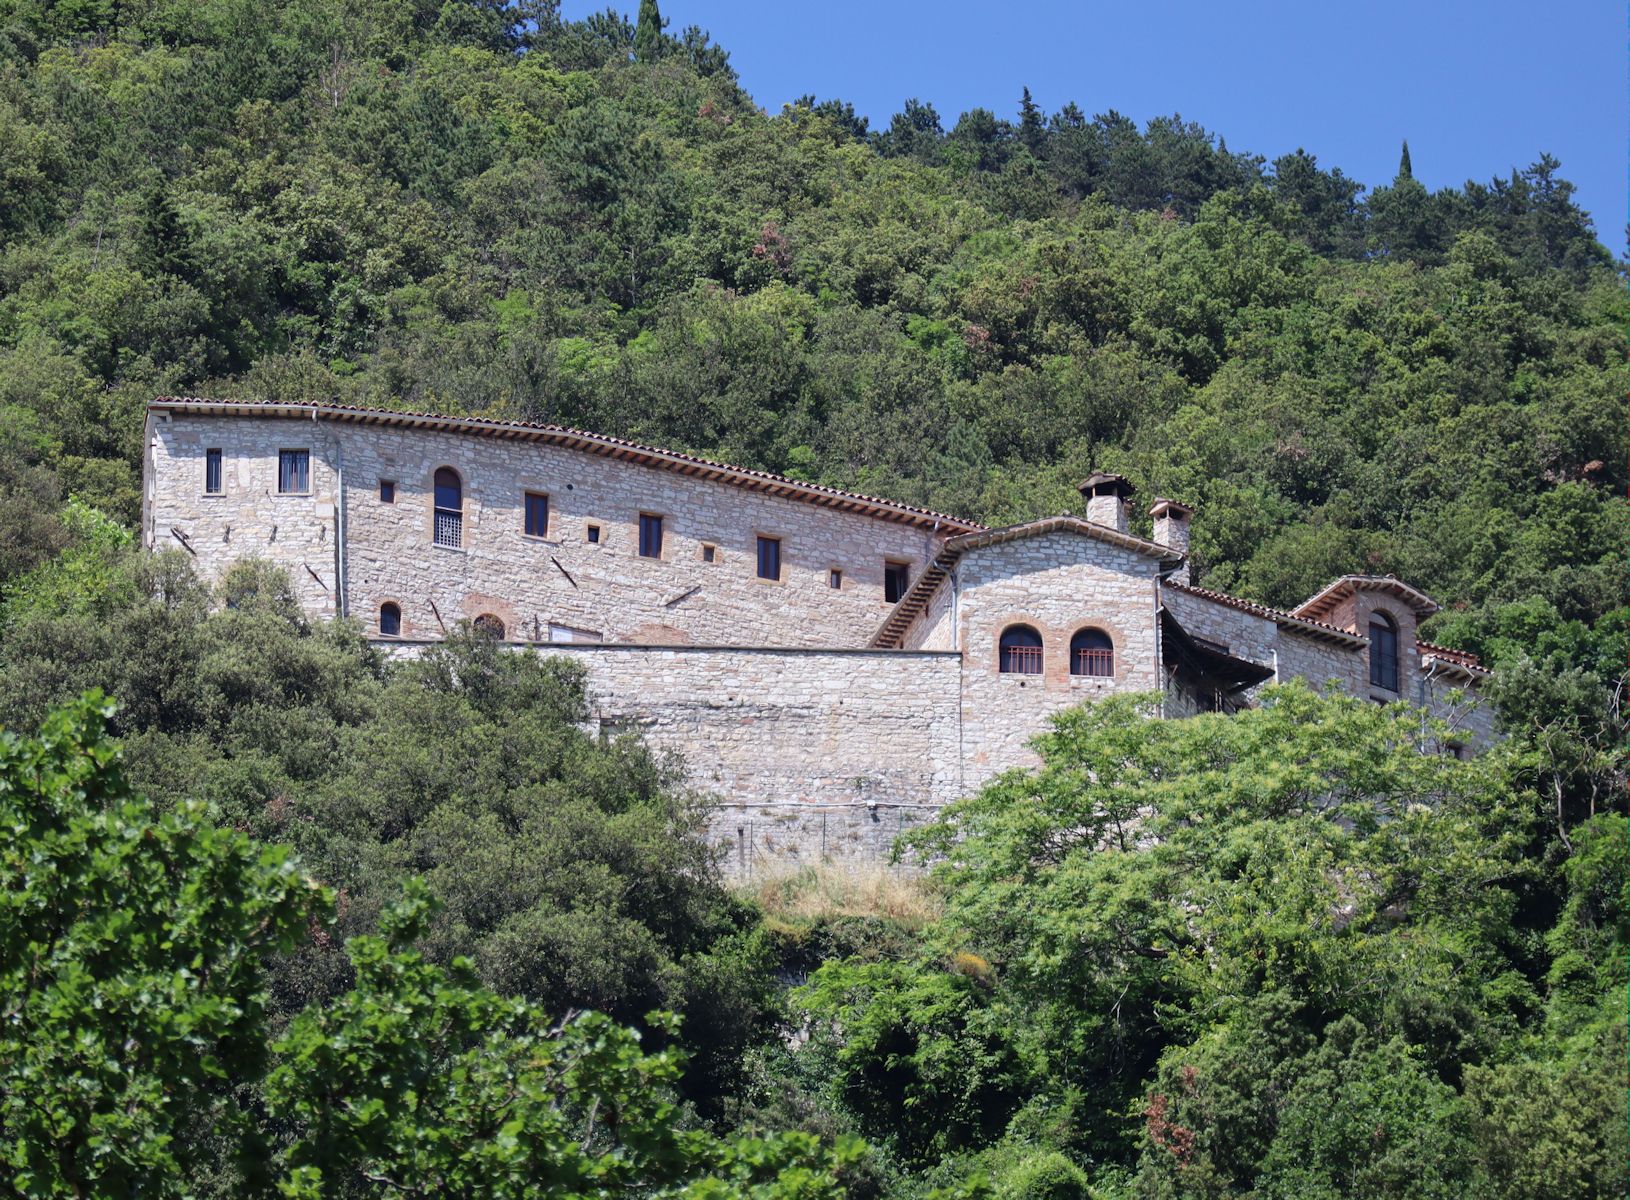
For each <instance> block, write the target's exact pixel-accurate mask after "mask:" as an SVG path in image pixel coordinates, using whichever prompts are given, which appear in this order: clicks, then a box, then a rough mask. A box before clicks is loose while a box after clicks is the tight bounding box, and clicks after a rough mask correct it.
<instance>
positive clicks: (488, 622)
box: [472, 613, 504, 642]
mask: <svg viewBox="0 0 1630 1200" xmlns="http://www.w3.org/2000/svg"><path fill="white" fill-rule="evenodd" d="M472 623H473V624H474V625H475V629H476V632H477V633H481V634H485V635H486V636H487V637H490V638H495V639H497V640H498V641H500V642H501V641H503V640H504V623H503V622H502V621H500V620H499V619H498V618H497V617H495V616H493V615H492V614H491V613H482V614H481V615H480V616H479V617H477V618H476V619H475V621H474V622H472Z"/></svg>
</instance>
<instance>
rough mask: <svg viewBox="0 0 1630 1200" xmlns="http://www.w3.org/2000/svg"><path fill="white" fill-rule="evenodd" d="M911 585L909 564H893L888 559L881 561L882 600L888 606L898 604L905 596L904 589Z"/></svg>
mask: <svg viewBox="0 0 1630 1200" xmlns="http://www.w3.org/2000/svg"><path fill="white" fill-rule="evenodd" d="M910 583H911V564H910V563H903V562H894V561H892V560H889V559H885V560H884V561H883V599H884V600H886V601H887V602H888V603H890V604H898V603H900V600H901V598H902V597H903V596H904V595H905V594H906V588H907V586H908V585H909V584H910Z"/></svg>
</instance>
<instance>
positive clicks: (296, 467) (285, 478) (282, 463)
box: [277, 450, 311, 492]
mask: <svg viewBox="0 0 1630 1200" xmlns="http://www.w3.org/2000/svg"><path fill="white" fill-rule="evenodd" d="M277 490H278V491H280V492H309V491H310V490H311V451H310V450H279V451H278V452H277Z"/></svg>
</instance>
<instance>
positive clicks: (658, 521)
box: [640, 513, 662, 558]
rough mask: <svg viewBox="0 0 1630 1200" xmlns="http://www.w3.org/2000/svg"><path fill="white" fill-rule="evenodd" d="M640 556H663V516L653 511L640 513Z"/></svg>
mask: <svg viewBox="0 0 1630 1200" xmlns="http://www.w3.org/2000/svg"><path fill="white" fill-rule="evenodd" d="M640 557H641V558H661V557H662V518H661V517H659V516H656V515H655V514H653V513H641V514H640Z"/></svg>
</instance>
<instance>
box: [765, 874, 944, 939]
mask: <svg viewBox="0 0 1630 1200" xmlns="http://www.w3.org/2000/svg"><path fill="white" fill-rule="evenodd" d="M743 890H744V891H746V892H747V894H748V895H750V896H751V897H752V898H753V899H754V900H756V901H758V903H759V906H760V907H761V908H763V910H764V912H765V913H766V914H767V915H769V916H771V917H779V918H780V919H781V920H783V921H787V922H791V923H796V924H810V923H814V922H817V921H821V920H824V919H830V918H833V917H880V918H883V919H885V920H889V921H894V922H896V923H898V924H900V925H902V926H905V927H907V928H911V929H919V928H921V927H922V926H924V925H927V924H928V923H929V922H930V921H933V920H936V919H937V918H938V917H939V915H940V912H941V908H942V906H941V904H940V900H939V897H938V896H936V895H935V894H934V892H933V891H932V889H930V888H929V886H928V883H927V881H926V880H925V879H923V878H922V877H921V876H920V875H916V874H913V873H911V872H903V871H891V870H889V869H888V868H886V867H855V866H838V865H835V864H830V863H828V864H825V865H823V866H819V867H804V868H802V869H801V870H799V871H797V872H794V873H792V874H788V875H779V876H775V877H773V878H765V879H755V880H753V881H752V882H751V883H748V884H745V885H743Z"/></svg>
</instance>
